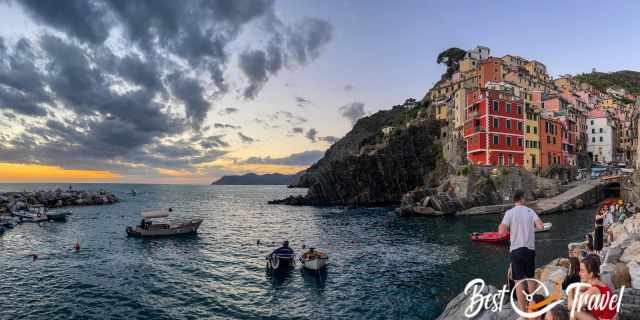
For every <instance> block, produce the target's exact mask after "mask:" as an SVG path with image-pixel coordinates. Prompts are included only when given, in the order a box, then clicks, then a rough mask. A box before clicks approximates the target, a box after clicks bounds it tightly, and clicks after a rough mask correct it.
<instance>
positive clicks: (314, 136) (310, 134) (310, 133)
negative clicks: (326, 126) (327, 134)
mask: <svg viewBox="0 0 640 320" xmlns="http://www.w3.org/2000/svg"><path fill="white" fill-rule="evenodd" d="M317 135H318V130H316V129H314V128H311V129H309V130H307V133H306V134H305V135H304V136H305V137H306V138H307V139H309V140H311V142H316V141H317V139H318V138H317Z"/></svg>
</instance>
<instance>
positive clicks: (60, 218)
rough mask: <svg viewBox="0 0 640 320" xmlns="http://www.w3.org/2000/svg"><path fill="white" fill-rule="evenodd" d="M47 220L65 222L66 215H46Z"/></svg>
mask: <svg viewBox="0 0 640 320" xmlns="http://www.w3.org/2000/svg"><path fill="white" fill-rule="evenodd" d="M47 218H48V219H49V220H53V221H67V215H66V214H65V213H62V212H61V213H47Z"/></svg>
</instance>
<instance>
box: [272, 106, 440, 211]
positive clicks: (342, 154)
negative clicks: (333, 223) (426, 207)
mask: <svg viewBox="0 0 640 320" xmlns="http://www.w3.org/2000/svg"><path fill="white" fill-rule="evenodd" d="M427 110H428V109H427V108H425V107H424V106H422V105H421V104H418V105H417V106H396V107H394V108H393V109H391V110H386V111H379V112H377V113H375V114H373V115H371V116H369V117H366V118H363V119H360V120H359V121H358V122H357V123H356V124H355V126H354V128H353V129H352V130H351V132H349V133H348V134H347V135H346V136H345V137H344V138H342V139H341V140H340V141H338V142H337V143H336V144H335V145H333V146H332V147H331V148H330V149H329V150H327V153H326V154H325V156H324V158H322V159H321V160H320V161H318V162H317V163H316V164H315V165H313V166H312V167H310V168H309V169H308V170H307V172H306V173H305V174H304V175H303V176H302V178H301V179H300V183H299V185H298V186H301V187H306V188H309V191H308V194H307V195H306V196H299V197H290V198H287V199H283V200H276V201H272V202H271V203H285V204H293V205H359V206H376V205H392V204H397V203H399V201H400V198H401V196H402V195H403V194H404V193H406V192H408V191H410V190H413V189H414V188H416V187H417V186H419V185H424V184H425V183H426V182H428V180H430V179H434V178H433V176H434V175H435V174H436V172H434V169H436V164H437V163H438V161H440V159H442V146H441V145H440V142H439V139H438V138H439V133H440V127H441V126H442V123H440V122H438V121H435V120H431V119H430V117H427V116H426V114H427Z"/></svg>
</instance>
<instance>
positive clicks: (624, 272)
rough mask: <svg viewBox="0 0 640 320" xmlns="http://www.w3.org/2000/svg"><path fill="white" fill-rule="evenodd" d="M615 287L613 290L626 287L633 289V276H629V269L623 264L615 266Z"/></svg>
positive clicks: (619, 263) (613, 280)
mask: <svg viewBox="0 0 640 320" xmlns="http://www.w3.org/2000/svg"><path fill="white" fill-rule="evenodd" d="M612 282H613V287H612V288H616V289H617V288H620V287H622V286H625V288H629V287H631V275H630V274H629V267H627V265H626V264H624V263H622V262H618V263H616V265H615V269H614V271H613V278H612Z"/></svg>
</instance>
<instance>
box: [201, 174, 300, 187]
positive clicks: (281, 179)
mask: <svg viewBox="0 0 640 320" xmlns="http://www.w3.org/2000/svg"><path fill="white" fill-rule="evenodd" d="M303 173H304V171H301V172H298V173H296V174H291V175H286V174H279V173H268V174H262V175H260V174H255V173H247V174H243V175H241V176H237V175H233V176H223V177H222V178H220V179H218V180H216V181H214V182H213V183H211V184H212V185H295V184H297V183H298V179H300V176H302V174H303Z"/></svg>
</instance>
